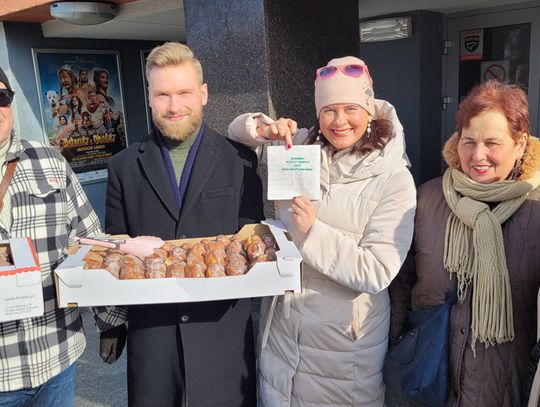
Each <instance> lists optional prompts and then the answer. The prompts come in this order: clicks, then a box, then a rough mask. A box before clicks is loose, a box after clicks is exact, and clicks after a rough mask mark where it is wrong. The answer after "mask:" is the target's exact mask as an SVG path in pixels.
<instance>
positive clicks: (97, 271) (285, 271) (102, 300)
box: [55, 220, 302, 307]
mask: <svg viewBox="0 0 540 407" xmlns="http://www.w3.org/2000/svg"><path fill="white" fill-rule="evenodd" d="M135 239H137V238H135ZM135 239H133V240H135ZM141 239H142V240H144V239H145V238H143V237H141ZM83 240H84V239H81V243H82V241H83ZM142 243H144V242H142V241H141V242H139V243H138V244H142ZM154 243H155V242H154ZM118 246H120V245H119V244H116V245H110V246H109V247H102V245H90V244H80V245H77V246H75V247H72V248H70V251H69V253H70V254H69V256H68V257H67V258H66V259H65V260H64V261H63V262H62V263H61V264H60V266H59V267H58V268H57V269H56V270H55V277H56V282H57V284H56V287H57V298H58V299H59V305H60V306H61V307H69V306H100V305H131V304H152V303H168V302H196V301H211V300H221V299H232V298H247V297H261V296H271V295H281V294H284V293H285V292H288V291H293V292H299V291H300V269H301V262H302V257H301V255H300V253H299V252H298V249H297V248H296V247H295V245H294V243H293V242H292V241H291V240H290V239H289V237H288V234H287V231H286V229H285V227H284V225H283V224H282V223H281V222H279V221H273V220H269V221H265V222H262V223H261V224H252V225H246V226H244V227H243V228H242V229H241V230H240V231H239V232H238V233H236V234H234V235H227V236H210V237H203V238H196V239H183V240H168V241H160V243H158V244H155V245H154V246H153V248H152V249H151V250H149V251H147V249H146V248H145V249H144V250H142V251H141V250H139V249H138V248H137V249H136V250H130V248H129V247H127V245H124V247H123V249H121V248H119V247H118ZM126 247H127V248H126ZM134 247H135V246H134ZM141 253H142V254H141Z"/></svg>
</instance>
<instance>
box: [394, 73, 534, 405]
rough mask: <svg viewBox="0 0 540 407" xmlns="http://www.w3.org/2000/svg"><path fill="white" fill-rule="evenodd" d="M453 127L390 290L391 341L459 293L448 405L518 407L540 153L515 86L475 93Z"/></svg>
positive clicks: (491, 86) (494, 85) (530, 300)
mask: <svg viewBox="0 0 540 407" xmlns="http://www.w3.org/2000/svg"><path fill="white" fill-rule="evenodd" d="M456 122H457V128H456V132H455V133H454V135H453V136H452V137H451V138H450V139H449V140H448V141H447V143H446V145H445V147H444V151H443V155H444V158H445V160H446V163H447V164H448V167H449V168H448V169H447V170H446V172H445V173H444V176H443V177H440V178H436V179H433V180H431V181H428V182H426V183H425V184H424V185H422V186H421V187H420V188H419V190H418V207H417V211H416V218H415V232H414V242H413V249H412V250H411V253H410V254H409V256H408V259H407V261H406V262H405V264H404V266H403V267H402V270H401V271H400V273H399V274H398V277H397V279H396V280H394V282H393V283H392V285H391V286H390V298H391V307H392V318H391V341H392V340H395V339H396V337H397V336H398V335H399V332H400V330H401V329H402V327H403V326H404V324H405V321H406V316H407V312H408V310H410V309H413V310H419V309H424V308H429V307H432V306H435V305H438V304H441V303H443V302H444V298H445V294H446V293H447V292H448V291H451V290H456V289H457V293H458V298H459V300H458V302H457V303H456V304H455V305H454V306H453V308H452V311H451V319H450V338H449V352H450V371H449V378H450V380H449V392H448V395H447V405H448V406H452V407H457V406H459V407H473V406H474V407H493V406H498V407H516V406H520V404H521V402H522V401H523V398H524V397H523V394H522V385H523V380H524V375H525V371H526V365H527V362H528V359H529V355H530V353H531V350H532V349H533V346H534V345H535V343H536V313H537V311H536V310H537V305H536V298H537V293H538V288H539V286H540V273H539V272H538V267H539V265H540V240H539V239H538V231H539V230H540V202H539V201H540V188H538V186H539V185H540V171H539V164H540V144H539V142H538V139H537V138H535V137H533V136H532V135H531V134H530V131H531V130H530V124H529V113H528V105H527V95H526V94H525V93H524V92H523V91H522V90H521V89H520V88H518V87H516V86H513V85H507V84H502V83H499V82H496V81H490V82H486V83H484V84H482V85H480V86H478V87H476V88H474V89H473V90H472V91H471V92H470V93H469V95H468V96H467V97H466V99H464V100H463V102H462V103H461V104H460V106H459V109H458V113H457V117H456Z"/></svg>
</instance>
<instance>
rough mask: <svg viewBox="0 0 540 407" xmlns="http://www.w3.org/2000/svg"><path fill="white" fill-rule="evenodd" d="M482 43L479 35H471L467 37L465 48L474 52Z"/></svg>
mask: <svg viewBox="0 0 540 407" xmlns="http://www.w3.org/2000/svg"><path fill="white" fill-rule="evenodd" d="M479 44H480V36H479V35H469V36H467V37H465V49H466V50H467V51H469V52H474V51H476V49H477V48H478V45H479Z"/></svg>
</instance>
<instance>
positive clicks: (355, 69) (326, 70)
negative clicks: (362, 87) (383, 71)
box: [316, 64, 373, 85]
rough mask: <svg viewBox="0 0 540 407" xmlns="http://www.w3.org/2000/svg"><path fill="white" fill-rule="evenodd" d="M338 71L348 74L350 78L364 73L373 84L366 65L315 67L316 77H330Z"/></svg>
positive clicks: (324, 78)
mask: <svg viewBox="0 0 540 407" xmlns="http://www.w3.org/2000/svg"><path fill="white" fill-rule="evenodd" d="M338 71H340V72H341V73H342V74H343V75H347V76H350V77H351V78H359V77H360V76H362V75H364V74H366V75H367V77H368V79H369V82H370V83H371V84H372V85H373V83H372V80H371V76H370V75H369V70H368V67H367V66H366V65H357V64H351V65H329V66H323V67H322V68H319V69H317V75H316V79H320V80H326V79H330V78H331V77H333V76H335V75H336V74H337V73H338Z"/></svg>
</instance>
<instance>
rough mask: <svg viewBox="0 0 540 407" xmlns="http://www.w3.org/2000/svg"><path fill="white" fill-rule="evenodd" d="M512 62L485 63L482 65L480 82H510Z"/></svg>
mask: <svg viewBox="0 0 540 407" xmlns="http://www.w3.org/2000/svg"><path fill="white" fill-rule="evenodd" d="M509 73H510V61H508V60H506V61H505V60H503V61H483V62H482V63H481V65H480V82H486V81H489V80H492V79H495V80H498V81H499V82H506V81H508V80H509Z"/></svg>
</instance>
